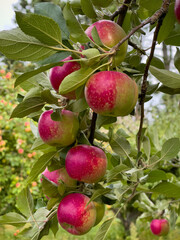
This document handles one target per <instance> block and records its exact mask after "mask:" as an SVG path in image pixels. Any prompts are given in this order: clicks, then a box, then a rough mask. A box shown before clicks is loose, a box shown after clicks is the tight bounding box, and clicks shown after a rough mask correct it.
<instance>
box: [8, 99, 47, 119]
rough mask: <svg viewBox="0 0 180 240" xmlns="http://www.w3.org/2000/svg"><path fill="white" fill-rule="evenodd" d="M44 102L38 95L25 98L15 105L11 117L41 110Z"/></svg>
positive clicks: (19, 116)
mask: <svg viewBox="0 0 180 240" xmlns="http://www.w3.org/2000/svg"><path fill="white" fill-rule="evenodd" d="M44 104H45V102H44V101H43V100H42V99H41V98H39V97H33V98H28V99H25V100H24V101H23V102H21V103H20V104H19V105H17V106H16V107H15V109H14V110H13V112H12V114H11V118H14V117H16V118H23V117H25V116H28V115H29V114H30V113H33V112H37V111H39V110H41V109H42V108H43V106H44Z"/></svg>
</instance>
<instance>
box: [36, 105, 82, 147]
mask: <svg viewBox="0 0 180 240" xmlns="http://www.w3.org/2000/svg"><path fill="white" fill-rule="evenodd" d="M52 113H53V110H47V111H45V112H43V113H42V114H41V116H40V118H39V121H38V131H39V135H40V137H41V139H42V140H43V141H44V142H45V143H46V144H48V145H52V146H68V145H70V144H72V143H73V142H74V141H75V140H76V136H77V133H78V130H79V121H78V118H77V115H76V114H75V113H73V112H71V111H68V110H64V109H63V110H62V111H61V118H62V119H61V120H60V121H53V120H52V119H51V114H52Z"/></svg>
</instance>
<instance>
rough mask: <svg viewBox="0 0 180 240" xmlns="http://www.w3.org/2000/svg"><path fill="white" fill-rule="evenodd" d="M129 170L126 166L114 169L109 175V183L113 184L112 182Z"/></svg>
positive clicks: (122, 165)
mask: <svg viewBox="0 0 180 240" xmlns="http://www.w3.org/2000/svg"><path fill="white" fill-rule="evenodd" d="M127 169H129V167H128V166H126V165H124V164H121V165H118V166H116V167H114V168H113V169H112V170H110V171H109V172H108V174H107V182H111V180H113V179H114V178H115V177H116V176H117V175H118V174H120V173H121V172H122V171H124V170H127Z"/></svg>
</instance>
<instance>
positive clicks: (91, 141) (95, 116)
mask: <svg viewBox="0 0 180 240" xmlns="http://www.w3.org/2000/svg"><path fill="white" fill-rule="evenodd" d="M96 120H97V113H95V112H93V116H92V121H91V128H90V130H91V131H90V136H89V142H90V143H91V145H94V144H93V142H94V133H95V129H96Z"/></svg>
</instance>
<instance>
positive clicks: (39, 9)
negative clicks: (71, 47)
mask: <svg viewBox="0 0 180 240" xmlns="http://www.w3.org/2000/svg"><path fill="white" fill-rule="evenodd" d="M34 11H35V13H36V14H39V15H43V16H46V17H50V18H52V19H53V20H54V21H55V22H57V23H58V25H59V27H60V29H61V32H62V39H63V40H65V39H67V40H68V39H69V31H68V28H67V26H66V21H65V19H64V17H63V14H62V10H61V8H60V7H59V6H58V5H56V4H53V3H51V2H40V3H36V4H35V7H34Z"/></svg>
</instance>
